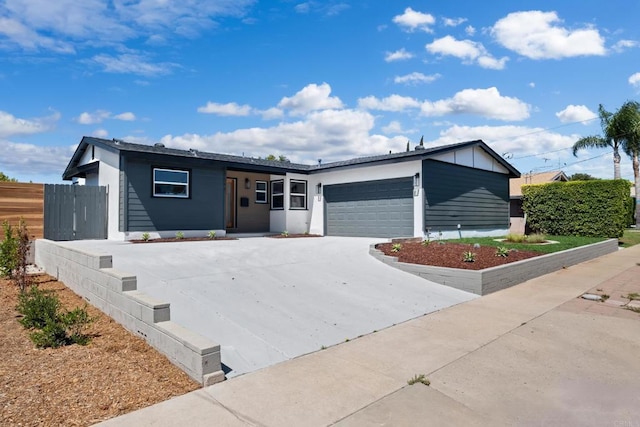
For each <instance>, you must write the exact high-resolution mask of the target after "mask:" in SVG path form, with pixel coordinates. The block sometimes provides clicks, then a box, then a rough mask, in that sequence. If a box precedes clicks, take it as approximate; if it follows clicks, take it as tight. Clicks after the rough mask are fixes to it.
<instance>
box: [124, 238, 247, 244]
mask: <svg viewBox="0 0 640 427" xmlns="http://www.w3.org/2000/svg"><path fill="white" fill-rule="evenodd" d="M205 240H206V241H212V240H238V239H237V238H235V237H214V238H213V239H211V238H209V237H183V238H182V239H176V238H175V237H160V238H157V239H149V240H142V239H134V240H129V241H130V242H131V243H165V242H204V241H205Z"/></svg>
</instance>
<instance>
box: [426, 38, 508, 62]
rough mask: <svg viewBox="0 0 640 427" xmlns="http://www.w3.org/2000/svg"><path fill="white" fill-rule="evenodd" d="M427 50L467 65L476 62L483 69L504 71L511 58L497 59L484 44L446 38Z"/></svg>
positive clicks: (427, 47) (430, 44)
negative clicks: (452, 57) (453, 57)
mask: <svg viewBox="0 0 640 427" xmlns="http://www.w3.org/2000/svg"><path fill="white" fill-rule="evenodd" d="M425 48H426V49H427V50H428V51H429V52H430V53H432V54H436V55H449V56H455V57H456V58H459V59H461V60H462V61H463V62H464V63H465V64H471V63H473V62H476V63H477V64H478V65H480V66H481V67H482V68H490V69H494V70H502V69H503V68H504V66H505V64H506V62H507V61H508V59H509V58H507V57H503V58H501V59H496V58H494V57H493V56H491V55H490V54H489V52H487V50H486V49H485V48H484V46H483V45H482V43H478V42H474V41H472V40H457V39H456V38H454V37H452V36H445V37H442V38H439V39H436V40H434V41H433V42H432V43H429V44H427V45H426V46H425Z"/></svg>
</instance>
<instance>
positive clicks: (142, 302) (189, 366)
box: [35, 239, 224, 386]
mask: <svg viewBox="0 0 640 427" xmlns="http://www.w3.org/2000/svg"><path fill="white" fill-rule="evenodd" d="M35 247H36V250H35V263H36V265H37V266H39V267H41V268H43V269H44V270H45V271H46V272H47V273H48V274H49V275H51V276H55V277H56V278H57V279H58V280H60V281H62V282H63V283H64V284H65V285H67V286H68V287H69V288H70V289H72V290H73V291H74V292H75V293H76V294H78V295H80V296H82V297H83V298H85V299H86V300H87V301H88V302H89V303H91V304H92V305H94V306H95V307H97V308H98V309H100V310H101V311H102V312H104V313H105V314H107V315H108V316H110V317H111V318H113V320H115V321H116V322H118V323H120V324H121V325H122V326H124V327H125V328H126V329H128V330H129V331H130V332H132V333H134V334H136V335H138V336H140V337H142V338H144V339H145V341H147V342H148V343H149V344H150V345H151V346H152V347H154V348H155V349H156V350H158V351H159V352H161V353H162V354H164V355H165V356H167V358H169V360H171V362H172V363H173V364H175V365H176V366H178V367H179V368H180V369H182V370H183V371H185V372H186V373H187V374H188V375H189V376H190V377H191V378H193V379H194V380H196V381H198V382H200V383H202V385H203V386H207V385H211V384H214V383H217V382H220V381H222V380H224V373H223V372H222V367H221V360H220V346H219V345H218V344H216V343H214V342H212V341H211V340H209V339H208V338H205V337H203V336H201V335H198V334H196V333H193V332H191V331H189V330H187V329H185V328H183V327H182V326H180V325H178V324H176V323H174V322H172V321H171V320H170V317H171V316H170V306H169V303H166V302H161V301H157V300H155V299H154V298H151V297H150V296H148V295H146V294H144V293H142V292H140V291H138V290H137V279H136V276H132V275H129V274H127V273H123V272H119V271H117V270H115V269H113V268H112V267H113V261H112V257H111V255H97V254H91V253H88V252H85V251H80V250H77V249H72V248H67V247H64V246H61V245H58V244H56V243H55V242H53V241H51V240H45V239H39V240H36V242H35Z"/></svg>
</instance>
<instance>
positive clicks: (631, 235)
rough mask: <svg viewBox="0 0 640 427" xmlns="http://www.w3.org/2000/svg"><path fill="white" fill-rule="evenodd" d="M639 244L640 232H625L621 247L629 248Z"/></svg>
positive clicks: (621, 239)
mask: <svg viewBox="0 0 640 427" xmlns="http://www.w3.org/2000/svg"><path fill="white" fill-rule="evenodd" d="M638 244H640V230H635V229H634V230H624V234H623V235H622V237H621V238H620V246H622V247H623V248H628V247H629V246H633V245H638Z"/></svg>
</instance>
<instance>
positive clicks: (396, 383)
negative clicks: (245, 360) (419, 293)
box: [102, 245, 640, 427]
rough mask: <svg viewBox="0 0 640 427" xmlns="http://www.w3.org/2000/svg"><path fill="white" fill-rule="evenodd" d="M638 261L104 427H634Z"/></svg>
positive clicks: (430, 320)
mask: <svg viewBox="0 0 640 427" xmlns="http://www.w3.org/2000/svg"><path fill="white" fill-rule="evenodd" d="M638 262H640V245H638V246H636V247H632V248H629V249H625V250H622V251H619V252H617V253H614V254H610V255H607V256H604V257H601V258H598V259H595V260H592V261H588V262H586V263H583V264H580V265H577V266H574V267H570V268H567V269H564V270H561V271H558V272H556V273H552V274H548V275H546V276H542V277H539V278H537V279H534V280H530V281H528V282H526V283H523V284H521V285H518V286H515V287H513V288H510V289H507V290H504V291H500V292H497V293H494V294H491V295H488V296H485V297H482V298H478V299H475V300H472V301H469V302H466V303H464V304H460V305H457V306H454V307H450V308H447V309H444V310H441V311H439V312H437V313H433V314H429V315H426V316H422V317H420V318H417V319H414V320H411V321H408V322H405V323H403V324H400V325H397V326H393V327H391V328H388V329H385V330H383V331H379V332H377V333H373V334H370V335H367V336H364V337H362V338H359V339H356V340H353V341H350V342H347V343H343V344H339V345H336V346H333V347H331V348H328V349H326V350H323V351H319V352H316V353H313V354H309V355H306V356H302V357H299V358H296V359H293V360H290V361H287V362H283V363H280V364H277V365H275V366H272V367H269V368H266V369H263V370H260V371H257V372H253V373H250V374H247V375H243V376H240V377H237V378H233V379H230V380H228V381H225V382H223V383H220V384H216V385H214V386H211V387H207V388H204V389H200V390H197V391H195V392H192V393H189V394H187V395H184V396H181V397H177V398H174V399H171V400H168V401H166V402H163V403H160V404H157V405H154V406H152V407H149V408H146V409H142V410H140V411H137V412H133V413H130V414H127V415H124V416H122V417H119V418H115V419H112V420H109V421H107V422H105V423H103V424H102V425H104V426H130V425H135V426H151V425H153V426H175V425H189V427H196V426H211V425H215V426H326V425H337V426H342V427H344V426H369V425H385V426H413V425H434V426H448V425H465V426H476V425H492V426H493V425H523V426H533V425H536V426H539V425H563V426H573V425H576V426H577V425H579V426H605V425H609V426H635V425H640V374H639V373H640V357H638V355H639V354H640V314H639V313H635V312H632V311H630V310H627V309H626V308H625V306H621V305H620V303H624V304H625V305H626V306H629V305H630V304H631V305H633V304H636V303H634V302H630V301H629V299H628V298H623V297H624V296H627V295H629V294H630V293H634V292H637V293H640V267H639V266H638V265H637V263H638ZM587 291H591V292H595V293H600V294H602V293H605V291H606V292H608V293H609V295H610V298H609V300H608V301H610V302H594V301H587V300H583V299H578V297H579V296H580V295H582V294H583V293H585V292H587ZM416 374H426V376H427V377H428V378H429V379H430V381H431V386H430V387H426V386H424V385H422V384H419V383H418V384H415V385H412V386H409V385H407V380H408V379H410V378H412V377H413V376H414V375H416Z"/></svg>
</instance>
